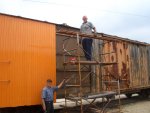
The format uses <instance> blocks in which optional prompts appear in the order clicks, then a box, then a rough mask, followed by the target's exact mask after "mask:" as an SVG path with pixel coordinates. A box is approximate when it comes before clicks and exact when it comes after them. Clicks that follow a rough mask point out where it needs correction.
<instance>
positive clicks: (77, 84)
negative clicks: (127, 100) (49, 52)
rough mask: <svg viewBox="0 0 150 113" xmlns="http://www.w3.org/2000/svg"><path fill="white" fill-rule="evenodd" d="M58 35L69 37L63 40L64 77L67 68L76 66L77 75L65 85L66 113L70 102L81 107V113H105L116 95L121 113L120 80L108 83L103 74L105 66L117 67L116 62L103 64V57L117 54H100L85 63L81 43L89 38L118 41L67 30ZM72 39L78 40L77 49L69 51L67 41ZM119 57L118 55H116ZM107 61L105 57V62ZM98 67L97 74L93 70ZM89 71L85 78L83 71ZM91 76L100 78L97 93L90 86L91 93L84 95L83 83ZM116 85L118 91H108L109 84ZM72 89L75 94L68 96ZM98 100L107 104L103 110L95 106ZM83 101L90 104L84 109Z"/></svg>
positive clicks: (68, 79) (70, 78)
mask: <svg viewBox="0 0 150 113" xmlns="http://www.w3.org/2000/svg"><path fill="white" fill-rule="evenodd" d="M57 34H59V35H62V36H67V37H68V38H65V39H64V40H63V58H64V62H63V66H64V75H66V73H65V72H66V67H67V66H75V67H76V72H77V73H76V75H74V74H73V75H70V77H69V78H67V81H66V85H65V106H64V108H65V113H67V109H68V101H72V102H75V105H76V106H80V113H84V112H86V111H87V110H88V109H91V110H93V111H95V112H98V113H105V110H106V107H107V106H108V104H109V103H110V102H111V100H112V99H114V97H115V95H116V94H118V95H119V103H118V106H119V112H120V105H121V102H120V82H119V79H118V80H117V81H106V80H105V79H104V74H103V73H102V70H103V67H105V66H110V65H117V61H116V62H102V56H105V55H106V54H112V53H114V54H116V52H109V53H100V54H99V56H98V57H99V59H97V58H95V57H93V56H92V57H93V60H92V61H83V60H82V59H81V50H82V51H84V52H86V51H85V50H84V49H83V48H82V46H81V45H80V43H79V40H80V37H89V38H94V39H99V40H107V42H106V43H108V42H110V41H116V40H114V39H107V38H103V37H102V36H97V37H95V36H94V35H87V34H80V33H78V32H71V31H65V30H60V31H58V32H57ZM72 37H74V38H75V39H76V42H75V43H76V48H73V49H72V48H71V49H68V48H66V44H67V43H66V41H67V40H70V39H71V38H72ZM104 44H105V43H101V44H99V47H100V48H101V46H103V45H104ZM72 52H76V55H72ZM68 56H70V59H69V60H68ZM116 56H117V54H116ZM103 61H105V57H104V60H103ZM96 66H98V67H97V68H98V71H99V72H95V71H94V70H93V68H94V67H96ZM85 68H86V69H88V70H89V72H88V73H87V74H86V75H84V76H83V74H82V71H83V69H85ZM89 76H97V78H98V81H99V82H98V83H97V86H95V87H96V88H95V89H96V91H94V92H93V91H92V90H93V89H92V87H91V86H90V92H89V93H86V94H84V93H83V92H84V91H83V89H84V88H83V85H84V84H83V81H85V80H86V79H87V78H88V77H89ZM71 80H74V82H71V84H69V81H71ZM110 82H111V83H115V84H116V86H117V90H115V91H108V89H109V88H108V86H109V85H107V84H110ZM104 86H105V87H104ZM70 88H73V89H74V93H73V94H68V90H69V89H70ZM97 98H102V102H105V105H103V107H102V108H99V107H98V106H97V105H96V104H94V102H95V100H96V99H97ZM83 101H86V102H87V103H89V104H88V105H87V106H86V107H83Z"/></svg>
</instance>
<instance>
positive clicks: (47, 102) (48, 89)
mask: <svg viewBox="0 0 150 113" xmlns="http://www.w3.org/2000/svg"><path fill="white" fill-rule="evenodd" d="M65 81H66V79H64V80H63V81H62V82H61V83H60V84H59V85H58V86H52V80H51V79H47V81H46V86H45V87H44V88H43V90H42V106H43V110H44V112H45V113H54V106H53V94H54V92H55V91H57V90H58V89H59V88H61V87H62V85H63V84H64V83H65Z"/></svg>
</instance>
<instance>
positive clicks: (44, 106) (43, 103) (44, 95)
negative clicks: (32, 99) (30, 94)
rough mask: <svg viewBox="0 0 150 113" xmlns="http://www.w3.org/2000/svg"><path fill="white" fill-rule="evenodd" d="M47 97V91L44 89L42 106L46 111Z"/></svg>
mask: <svg viewBox="0 0 150 113" xmlns="http://www.w3.org/2000/svg"><path fill="white" fill-rule="evenodd" d="M45 98H46V91H45V90H44V89H43V90H42V107H43V110H44V111H46V105H45V100H44V99H45Z"/></svg>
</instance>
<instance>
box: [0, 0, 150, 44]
mask: <svg viewBox="0 0 150 113" xmlns="http://www.w3.org/2000/svg"><path fill="white" fill-rule="evenodd" d="M0 12H1V13H7V14H11V15H17V16H22V17H27V18H33V19H38V20H43V21H49V22H52V23H58V24H62V23H67V24H68V25H70V26H73V27H77V28H79V27H80V25H81V23H82V16H83V15H87V16H88V21H91V22H92V23H93V24H94V25H95V27H96V28H97V31H98V32H103V33H106V34H110V35H117V36H120V37H124V38H129V39H133V40H139V41H142V42H148V43H150V0H0Z"/></svg>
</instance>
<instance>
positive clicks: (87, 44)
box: [80, 16, 96, 61]
mask: <svg viewBox="0 0 150 113" xmlns="http://www.w3.org/2000/svg"><path fill="white" fill-rule="evenodd" d="M82 20H83V23H82V25H81V28H80V32H81V33H85V34H89V35H91V34H92V32H93V31H94V34H95V35H96V28H95V26H94V25H93V24H92V23H91V22H89V21H87V20H88V18H87V16H83V17H82ZM92 30H93V31H92ZM92 42H93V39H91V38H88V37H82V38H81V43H82V47H83V51H84V55H85V58H86V59H87V60H89V61H91V60H92Z"/></svg>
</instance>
